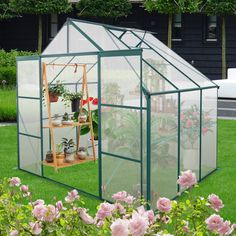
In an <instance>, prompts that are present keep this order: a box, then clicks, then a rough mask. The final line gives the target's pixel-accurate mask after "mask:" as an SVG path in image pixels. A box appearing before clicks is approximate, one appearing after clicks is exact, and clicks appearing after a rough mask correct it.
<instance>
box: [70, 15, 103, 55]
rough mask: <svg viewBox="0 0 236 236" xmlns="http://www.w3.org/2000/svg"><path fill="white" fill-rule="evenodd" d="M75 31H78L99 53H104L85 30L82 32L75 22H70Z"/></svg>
mask: <svg viewBox="0 0 236 236" xmlns="http://www.w3.org/2000/svg"><path fill="white" fill-rule="evenodd" d="M69 23H70V24H71V25H72V26H73V27H74V28H75V29H77V30H78V31H79V32H80V33H81V34H82V35H83V36H84V37H85V38H86V39H87V40H88V41H89V42H90V43H92V44H93V46H94V47H96V48H97V49H98V50H99V51H103V49H102V48H101V47H100V46H99V45H98V44H97V43H95V42H94V41H93V40H92V39H91V38H90V37H89V36H88V35H87V34H86V33H85V32H84V31H83V30H81V29H80V28H79V27H78V26H77V25H76V24H75V23H74V22H73V21H71V20H70V22H69Z"/></svg>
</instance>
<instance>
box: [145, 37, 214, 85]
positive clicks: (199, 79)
mask: <svg viewBox="0 0 236 236" xmlns="http://www.w3.org/2000/svg"><path fill="white" fill-rule="evenodd" d="M144 42H146V43H147V44H149V46H151V47H152V48H153V49H154V50H156V51H157V52H158V53H159V54H161V55H162V56H163V57H165V58H166V60H168V61H170V62H171V63H172V64H174V65H175V66H176V67H177V68H179V69H180V70H181V71H182V72H183V73H184V74H186V75H188V77H190V78H191V79H192V80H194V81H195V82H196V83H197V84H198V85H200V86H201V87H207V86H212V85H214V84H213V83H212V82H211V81H210V80H209V79H208V78H207V77H206V76H205V75H203V74H202V73H201V72H200V71H198V70H197V69H196V68H194V67H193V66H192V65H190V64H189V63H188V62H187V61H185V60H184V59H183V58H182V57H180V56H179V55H178V54H176V53H175V52H174V51H172V50H171V49H170V48H168V47H167V46H166V45H165V44H163V43H162V42H160V41H159V40H158V39H157V38H155V37H154V36H153V35H151V34H150V33H147V34H146V35H145V37H144Z"/></svg>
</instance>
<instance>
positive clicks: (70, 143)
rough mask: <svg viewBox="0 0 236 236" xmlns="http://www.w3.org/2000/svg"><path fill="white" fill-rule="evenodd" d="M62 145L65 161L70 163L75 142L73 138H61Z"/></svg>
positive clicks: (73, 158) (73, 157)
mask: <svg viewBox="0 0 236 236" xmlns="http://www.w3.org/2000/svg"><path fill="white" fill-rule="evenodd" d="M62 145H63V146H64V153H65V161H66V162H69V163H72V162H74V160H75V143H74V140H73V139H67V138H62Z"/></svg>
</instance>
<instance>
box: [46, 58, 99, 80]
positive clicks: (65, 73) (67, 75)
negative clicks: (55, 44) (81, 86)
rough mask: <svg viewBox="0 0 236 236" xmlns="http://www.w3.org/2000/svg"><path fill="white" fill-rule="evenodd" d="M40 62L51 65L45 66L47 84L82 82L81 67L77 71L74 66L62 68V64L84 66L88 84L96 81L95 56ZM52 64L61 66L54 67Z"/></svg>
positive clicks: (52, 59)
mask: <svg viewBox="0 0 236 236" xmlns="http://www.w3.org/2000/svg"><path fill="white" fill-rule="evenodd" d="M42 62H45V63H47V64H49V63H50V64H51V66H47V68H46V70H47V80H48V82H53V83H56V82H57V81H61V82H63V83H77V82H79V81H81V82H82V78H83V67H81V66H78V67H77V69H76V68H75V67H74V66H63V64H65V65H66V64H86V71H87V80H88V82H96V81H97V56H96V55H92V56H73V57H72V56H68V57H58V58H43V60H42ZM53 64H62V66H56V65H54V66H53Z"/></svg>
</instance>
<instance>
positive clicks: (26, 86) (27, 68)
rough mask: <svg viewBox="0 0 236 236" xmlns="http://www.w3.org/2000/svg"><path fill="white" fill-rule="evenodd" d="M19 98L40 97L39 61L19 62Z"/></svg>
mask: <svg viewBox="0 0 236 236" xmlns="http://www.w3.org/2000/svg"><path fill="white" fill-rule="evenodd" d="M17 85H18V96H27V97H39V60H28V61H17Z"/></svg>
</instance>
